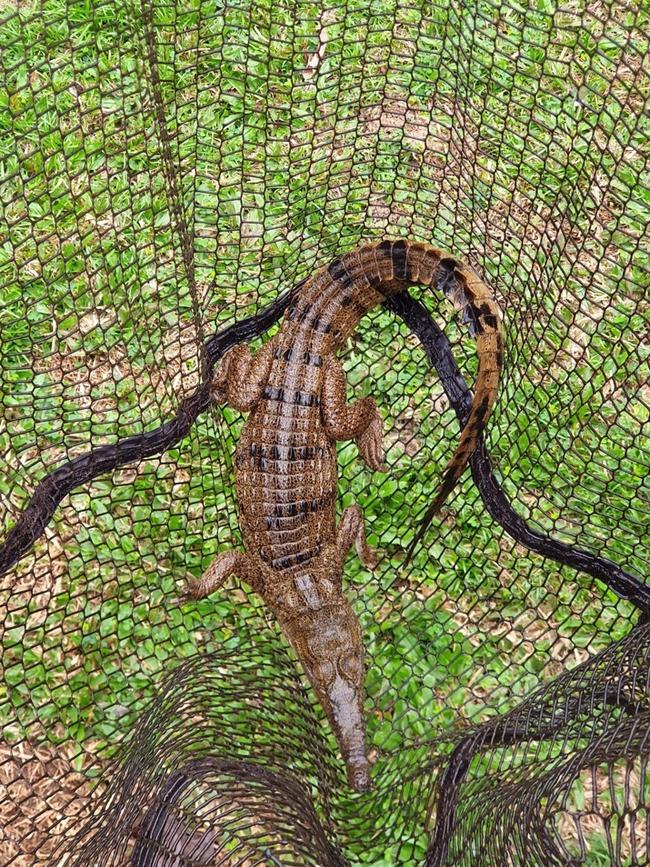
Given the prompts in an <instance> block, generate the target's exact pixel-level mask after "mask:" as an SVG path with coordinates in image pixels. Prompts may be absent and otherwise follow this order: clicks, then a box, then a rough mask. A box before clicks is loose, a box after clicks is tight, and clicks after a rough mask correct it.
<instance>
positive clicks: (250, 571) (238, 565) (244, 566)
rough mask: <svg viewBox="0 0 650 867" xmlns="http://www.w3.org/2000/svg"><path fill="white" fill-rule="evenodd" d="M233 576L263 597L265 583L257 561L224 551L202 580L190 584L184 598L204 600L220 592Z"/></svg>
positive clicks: (238, 552)
mask: <svg viewBox="0 0 650 867" xmlns="http://www.w3.org/2000/svg"><path fill="white" fill-rule="evenodd" d="M231 575H236V576H237V577H238V578H241V579H242V580H243V581H245V582H246V583H247V584H248V585H249V586H250V587H251V588H252V589H253V590H254V591H255V592H256V593H257V594H259V595H261V593H262V588H263V584H264V582H263V579H262V573H261V572H260V570H259V568H258V566H257V564H256V563H255V561H254V560H253V559H252V558H251V557H249V556H248V554H244V553H242V552H241V551H223V553H221V554H217V556H216V558H215V559H214V560H213V561H212V563H211V564H210V565H209V566H208V568H207V569H206V570H205V572H204V573H203V575H202V576H201V578H198V579H194V580H192V581H189V582H188V584H187V588H186V590H185V591H184V593H183V594H182V598H184V599H203V598H204V597H205V596H209V595H210V593H213V592H214V591H215V590H218V589H219V588H220V587H221V586H222V585H223V584H224V582H225V581H226V579H228V578H230V576H231Z"/></svg>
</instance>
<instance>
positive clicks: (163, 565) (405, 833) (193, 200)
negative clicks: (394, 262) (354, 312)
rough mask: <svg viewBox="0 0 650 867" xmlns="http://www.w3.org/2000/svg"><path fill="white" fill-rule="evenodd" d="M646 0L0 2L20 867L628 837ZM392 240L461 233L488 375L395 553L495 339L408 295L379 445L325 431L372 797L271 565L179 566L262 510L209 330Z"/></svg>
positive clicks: (639, 462)
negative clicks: (463, 445) (198, 580)
mask: <svg viewBox="0 0 650 867" xmlns="http://www.w3.org/2000/svg"><path fill="white" fill-rule="evenodd" d="M649 25H650V22H649V21H648V12H647V9H646V8H645V7H644V5H643V4H642V3H637V2H630V3H623V2H610V0H602V2H595V3H594V2H589V3H587V2H583V0H558V2H535V3H533V2H530V3H524V4H520V3H516V2H514V0H507V2H505V3H497V2H494V0H480V2H479V0H477V2H470V3H466V2H462V3H461V2H457V0H452V2H449V3H438V2H434V3H421V2H415V0H405V2H399V3H397V2H395V0H372V2H370V3H367V2H361V0H347V2H344V0H341V2H336V3H330V2H328V3H325V4H322V3H315V2H312V0H304V2H300V0H291V2H289V0H227V2H216V0H166V2H162V0H145V2H142V3H141V4H140V3H137V2H130V0H110V2H109V0H96V2H92V3H89V2H86V0H4V2H2V3H0V201H1V202H2V207H1V208H0V398H1V400H0V461H1V466H2V472H1V473H0V575H1V577H0V640H1V642H2V689H1V690H0V730H1V732H2V735H1V740H0V828H1V829H2V830H0V864H3V865H4V864H6V865H10V864H11V865H14V864H15V865H18V867H23V865H41V864H43V865H45V864H51V863H57V861H58V862H59V863H61V864H64V863H65V864H71V863H78V864H82V863H84V864H93V865H94V864H104V863H106V864H118V863H119V864H128V863H129V862H130V860H131V863H133V864H137V865H140V867H142V865H144V864H158V865H160V867H162V865H170V867H171V865H172V864H176V865H179V867H180V865H181V864H183V865H184V864H202V863H205V864H212V863H214V864H228V863H233V864H235V863H238V864H254V863H268V864H277V863H280V864H283V865H285V864H303V863H305V864H311V863H314V864H316V863H318V864H330V863H331V864H338V863H345V862H348V863H369V864H375V865H383V864H386V865H389V864H390V865H392V864H404V865H407V864H408V865H411V864H423V863H425V861H426V860H427V859H428V861H429V863H430V864H436V863H439V864H447V863H449V864H451V863H459V864H463V863H468V864H469V863H485V864H489V865H490V867H493V865H496V864H499V863H503V864H520V863H521V864H524V863H531V864H538V863H547V862H546V861H544V858H546V859H555V860H554V861H551V860H548V863H567V864H571V863H594V864H597V863H646V861H644V860H643V859H644V858H646V857H647V856H646V855H645V854H644V853H645V848H644V845H645V844H644V842H643V839H642V836H643V833H646V832H645V831H643V832H642V831H639V830H638V829H639V828H641V826H642V822H641V819H642V814H643V812H644V807H645V804H646V800H647V793H646V794H645V796H644V789H643V787H644V785H645V762H646V760H647V747H646V746H645V741H644V737H645V736H644V735H643V724H642V723H643V714H644V712H645V711H644V702H645V691H644V690H646V691H647V659H646V657H647V654H646V651H645V650H644V647H645V645H644V641H645V640H646V639H645V635H646V632H645V631H643V630H644V628H645V627H639V628H638V629H639V631H637V632H633V633H632V632H631V631H632V630H633V627H634V625H635V624H636V623H637V621H638V617H639V612H640V613H641V616H642V617H646V616H647V614H648V612H650V588H648V587H647V586H646V583H645V582H646V580H647V563H648V542H649V536H648V513H649V512H650V508H649V500H650V496H649V489H648V481H647V478H648V476H647V470H648V419H649V417H650V391H649V389H648V354H649V349H648V342H649V341H648V336H649V334H650V331H649V329H648V315H649V311H648V299H647V287H648V278H647V274H648V255H647V250H648V249H649V248H650V243H649V240H650V239H649V238H648V234H649V233H648V213H649V205H648V196H649V188H650V183H649V181H648V169H649V165H650V157H649V154H648V141H649V137H648V116H649V114H648V110H647V109H648V93H649V91H650V68H649V66H648V57H650V51H649V49H650V45H649V44H648V43H649V37H648V33H649V32H650V26H649ZM381 238H406V239H409V240H415V241H418V240H419V241H422V242H425V243H427V244H433V245H435V246H438V247H441V248H444V249H448V250H450V251H452V252H453V254H454V255H457V256H458V257H459V258H461V259H462V260H464V261H466V262H469V263H470V264H471V265H472V267H473V268H474V269H475V270H476V271H477V272H478V273H479V274H480V275H481V277H482V278H483V279H484V280H485V282H486V284H488V285H489V286H490V287H491V288H492V290H493V291H494V293H495V296H496V297H497V299H498V301H499V304H500V307H501V309H502V312H503V318H504V335H505V339H506V369H505V371H504V376H503V381H502V385H501V388H500V393H499V398H498V403H497V405H496V407H495V410H494V412H493V415H492V417H491V420H490V424H489V428H488V431H487V433H486V436H485V438H484V440H482V441H481V443H480V445H479V448H478V449H477V452H476V453H475V455H474V456H473V458H472V464H471V472H470V471H468V472H467V473H465V475H464V476H463V479H462V482H461V484H459V485H458V486H457V488H456V490H455V492H454V494H453V496H452V497H451V498H450V500H449V501H448V503H447V504H446V507H445V509H444V510H443V512H442V513H441V514H440V515H439V516H438V517H437V518H436V519H435V520H434V521H433V522H432V524H431V526H430V527H429V529H428V531H427V533H426V536H425V538H424V539H423V541H422V543H421V544H419V545H418V546H417V548H416V550H415V552H414V555H413V557H412V559H411V561H410V562H409V563H408V565H405V556H404V553H405V550H406V549H407V548H408V546H409V544H410V542H411V541H412V539H413V538H414V535H415V533H416V532H417V528H418V526H419V521H420V519H421V517H422V515H423V514H424V513H425V511H426V508H427V504H428V503H429V502H430V500H431V498H432V496H433V493H434V492H435V490H436V488H437V485H438V482H439V479H440V473H441V471H442V469H443V468H444V466H445V465H446V462H447V460H448V459H449V457H450V456H451V455H452V454H453V450H454V447H455V444H456V442H457V439H458V434H459V430H460V425H461V424H462V421H463V419H464V418H465V416H466V413H467V408H468V401H471V392H470V384H471V383H472V382H473V381H474V378H475V372H476V357H475V347H474V343H473V340H472V339H471V337H470V336H469V335H468V333H467V330H466V329H465V327H464V326H463V323H462V322H461V321H459V320H458V319H457V318H456V316H455V315H454V314H453V312H452V310H451V308H450V307H449V306H448V305H447V304H446V302H445V301H444V299H442V298H441V297H437V295H434V293H428V294H426V293H420V294H419V295H418V296H417V298H410V297H403V298H400V299H395V300H394V302H393V303H391V304H390V305H389V306H387V307H386V308H381V309H379V310H378V311H376V312H375V313H373V314H371V315H370V316H368V317H367V319H365V320H364V321H363V322H362V324H361V326H360V327H359V329H358V330H357V332H356V334H355V335H354V337H353V339H352V340H351V341H350V342H349V345H348V346H347V348H346V350H345V352H344V354H343V356H342V362H343V365H344V368H345V370H346V374H347V377H348V382H349V395H350V397H351V398H352V397H359V396H362V395H368V394H372V395H374V396H375V398H376V399H377V401H378V404H379V406H380V411H381V413H382V415H383V417H384V419H385V430H386V436H385V444H386V447H387V463H388V471H387V472H386V473H379V472H377V473H371V472H370V471H369V470H368V469H367V468H365V467H364V466H363V465H362V464H361V463H360V462H359V460H358V457H357V450H356V447H355V446H354V444H352V443H341V444H339V447H338V458H339V475H340V480H339V504H338V505H339V510H341V509H342V508H344V507H347V506H348V505H350V504H352V503H353V502H357V503H359V504H360V505H361V507H362V509H363V511H364V514H365V516H366V523H367V528H368V532H369V541H370V543H371V544H372V545H373V546H374V547H376V548H378V549H379V550H380V551H381V552H382V561H381V564H380V566H379V568H378V570H377V571H376V572H375V573H374V574H372V575H371V574H370V573H369V572H367V571H366V570H365V569H364V568H363V567H362V566H361V564H360V563H359V562H358V560H357V559H356V558H354V557H350V558H349V559H348V561H347V564H346V569H345V575H344V586H345V587H346V589H347V593H348V597H349V599H350V601H351V603H352V604H353V607H354V609H355V611H356V613H357V615H358V616H359V619H360V621H361V625H362V629H363V637H364V646H365V652H366V667H367V675H366V684H365V688H366V704H365V711H366V723H367V737H368V743H369V745H370V756H371V759H372V762H373V768H372V779H373V789H372V791H371V792H370V793H368V794H365V795H363V796H361V795H355V794H353V793H352V792H350V790H349V789H348V788H347V786H346V783H345V773H344V769H343V766H342V762H341V759H340V756H339V753H338V750H337V746H336V743H335V741H334V740H333V737H332V734H331V731H330V729H329V727H328V725H327V722H326V720H325V719H324V717H323V713H322V711H321V709H320V708H319V707H318V705H317V703H316V702H315V700H314V698H313V695H312V693H311V691H310V688H309V686H308V684H307V682H306V681H305V680H304V678H303V677H302V675H301V672H300V670H299V668H298V666H297V664H296V662H295V659H294V658H293V656H292V655H291V653H290V652H289V651H288V650H287V649H286V644H285V642H284V640H283V638H282V636H281V634H280V632H279V630H278V628H277V625H276V623H275V621H274V619H273V617H272V615H271V614H270V612H269V611H268V610H267V609H266V608H265V607H264V606H263V604H262V603H261V600H259V599H258V598H257V597H256V596H254V595H253V594H251V592H250V590H249V589H248V588H247V587H246V586H245V585H243V584H241V583H239V582H236V581H231V582H230V583H229V584H228V585H227V586H226V587H224V589H223V591H222V592H220V593H216V594H214V595H213V596H211V597H210V598H208V599H205V600H202V601H200V602H197V603H193V604H184V605H178V604H176V603H175V601H174V600H175V598H176V597H177V596H178V592H179V588H180V587H181V586H182V585H183V583H184V582H185V581H186V580H187V578H188V577H198V576H200V575H201V574H202V572H203V571H204V569H205V568H206V567H207V566H208V565H209V563H210V562H211V561H212V559H213V558H214V556H215V554H216V553H217V552H219V551H221V550H223V549H224V548H227V547H238V546H240V544H241V539H240V535H239V522H238V513H237V503H236V501H235V497H234V486H233V461H232V455H233V451H234V447H235V445H236V443H237V440H238V435H239V431H240V429H241V425H242V416H241V415H240V414H239V413H236V412H234V411H233V410H230V409H228V408H226V409H222V408H220V407H213V406H210V404H209V400H208V386H209V379H210V375H211V372H212V370H213V367H214V364H215V363H216V362H217V360H218V359H219V358H220V357H221V355H222V354H223V353H224V351H225V350H226V349H227V348H228V347H229V346H232V345H233V344H234V343H236V342H240V341H252V344H251V345H252V347H253V348H257V347H259V346H260V345H261V342H262V341H263V339H264V336H265V334H267V333H272V330H273V329H274V328H275V327H276V323H277V321H278V319H279V317H280V315H281V313H282V311H283V309H284V308H285V307H286V304H287V303H288V297H289V296H288V295H287V294H286V293H287V292H290V290H291V287H293V286H295V285H297V284H298V283H299V281H301V280H302V279H304V278H305V277H306V276H308V275H309V274H310V273H311V271H312V270H313V269H314V268H315V267H320V266H322V265H325V264H327V262H328V261H329V260H330V259H331V258H333V257H334V256H335V255H337V254H340V253H342V252H345V251H347V250H350V249H353V248H354V247H356V246H358V245H359V244H360V243H361V242H362V241H376V240H379V239H381ZM269 329H271V331H270V332H269ZM630 633H631V635H630ZM628 636H630V637H629V638H628ZM600 653H603V654H604V655H598V654H600ZM608 654H609V655H608ZM603 659H605V660H610V662H607V663H602V662H601V661H600V660H603ZM626 660H627V661H626ZM608 665H610V666H613V668H607V666H608ZM179 666H180V668H179ZM603 666H604V667H603ZM617 666H618V668H617ZM644 666H645V667H644ZM614 671H615V675H614V674H611V672H614ZM635 671H638V673H637V674H636V675H635V673H634V672H635ZM604 672H605V673H604ZM607 672H610V673H607ZM572 678H573V679H572ZM635 678H636V679H635ZM615 682H616V683H619V684H621V686H620V688H619V687H616V688H615V687H613V686H611V687H610V685H609V684H610V683H615ZM544 688H546V689H547V690H548V691H547V692H544V691H542V692H536V690H539V689H544ZM613 693H615V694H616V695H619V694H620V695H621V696H623V695H624V696H625V702H620V701H619V702H617V701H612V700H611V699H612V695H613ZM581 696H582V698H581ZM560 718H561V719H560ZM509 738H510V740H509ZM499 739H501V740H500V741H499ZM455 750H459V752H458V753H454V751H455ZM459 755H461V759H458V756H459ZM454 756H455V757H456V759H454ZM462 756H464V757H465V759H466V760H467V762H468V763H469V764H468V765H467V767H466V766H465V765H463V759H462ZM455 760H457V762H456V764H454V761H455ZM445 780H446V781H447V783H449V780H452V783H451V784H450V785H449V786H448V788H449V790H450V796H451V797H453V799H455V801H454V803H449V804H447V805H446V806H445V805H444V804H443V805H442V807H441V806H440V803H438V801H437V794H438V793H439V787H440V785H441V781H442V782H444V781H445ZM633 783H634V785H633ZM635 786H636V789H635ZM605 791H606V792H607V793H608V794H607V798H608V799H609V800H607V799H606V798H605V795H604V794H603V793H604V792H605ZM634 792H637V794H636V795H635V794H634ZM604 798H605V801H603V799H604ZM635 798H636V800H635ZM644 798H645V799H644ZM595 800H598V802H599V804H600V803H605V802H606V803H607V804H608V806H607V808H606V809H604V810H603V811H601V812H602V815H603V816H604V817H605V818H604V820H603V822H600V820H598V821H596V819H593V821H592V819H591V818H590V817H593V816H596V814H598V815H600V813H599V810H598V809H596V808H595V807H594V801H595ZM229 811H230V812H229ZM522 816H526V817H528V819H527V821H526V822H523V821H519V818H518V817H522ZM598 822H600V824H598ZM102 828H104V829H107V828H110V829H111V831H112V832H114V836H113V837H112V838H111V840H112V841H113V842H112V845H111V847H110V848H109V850H108V851H106V849H105V850H104V852H103V853H100V849H99V848H98V847H100V846H101V845H102V844H101V839H100V838H101V836H102V835H101V833H98V832H97V829H102ZM437 829H442V830H437ZM80 834H81V836H80ZM440 834H442V835H443V836H442V837H441V836H439V835H440ZM626 835H627V836H626ZM104 836H106V834H104ZM237 846H239V847H243V848H241V849H240V850H239V851H237V850H236V847H237ZM93 847H94V848H93ZM634 847H636V849H635V848H634ZM98 853H100V854H98ZM232 853H235V854H232ZM612 853H614V854H612ZM479 857H480V858H483V861H482V862H481V861H480V860H479ZM156 858H158V860H156ZM581 858H582V861H581V860H580V859H581ZM634 858H636V861H634ZM84 859H85V860H84ZM102 859H103V860H102ZM165 859H166V860H165ZM210 859H211V860H210ZM237 859H239V860H237ZM436 859H437V860H436ZM454 859H455V860H454ZM562 859H564V860H562ZM589 859H591V860H589ZM598 859H600V860H598ZM608 859H609V860H608ZM616 859H618V861H617V860H616ZM626 859H627V860H626ZM630 859H632V860H630Z"/></svg>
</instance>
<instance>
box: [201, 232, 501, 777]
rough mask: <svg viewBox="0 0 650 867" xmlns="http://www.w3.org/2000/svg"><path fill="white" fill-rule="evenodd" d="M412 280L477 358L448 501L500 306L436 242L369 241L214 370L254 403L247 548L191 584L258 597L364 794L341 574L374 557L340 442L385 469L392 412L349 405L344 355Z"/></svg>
mask: <svg viewBox="0 0 650 867" xmlns="http://www.w3.org/2000/svg"><path fill="white" fill-rule="evenodd" d="M413 284H420V285H425V286H434V287H437V288H440V289H442V290H443V291H444V292H445V293H446V294H447V295H448V296H449V297H450V298H451V300H452V301H453V302H454V303H455V304H456V305H457V306H458V307H460V308H461V309H462V310H463V312H464V314H465V319H466V321H468V322H469V323H470V326H471V329H472V331H473V333H475V335H476V340H477V349H478V355H479V373H478V378H477V382H476V389H475V398H474V403H473V406H472V411H471V413H470V416H469V419H468V421H467V424H466V426H465V428H464V430H463V432H462V434H461V437H460V442H459V445H458V448H457V450H456V453H455V455H454V457H453V458H452V460H451V462H450V463H449V466H448V467H447V469H446V471H445V474H444V478H443V483H442V486H441V489H440V493H439V494H438V496H437V497H436V500H435V501H434V504H433V506H434V507H435V508H438V507H439V505H440V504H441V503H442V501H443V500H444V498H445V497H446V496H447V494H448V493H449V491H450V490H451V489H452V488H453V486H454V484H455V482H456V480H457V479H458V477H459V476H460V474H461V473H462V471H463V469H464V468H465V466H466V464H467V461H468V460H469V457H470V455H471V454H472V451H473V450H474V447H475V445H476V441H477V438H478V435H479V433H480V431H481V430H482V429H483V427H484V425H485V422H486V420H487V418H488V415H489V412H490V409H491V407H492V405H493V403H494V399H495V396H496V391H497V385H498V380H499V370H500V367H501V356H502V348H501V336H500V331H499V327H500V326H499V311H498V308H497V306H496V303H495V302H494V300H493V298H492V297H491V295H490V293H489V292H488V289H487V287H486V286H485V285H484V284H483V283H482V282H481V281H480V280H479V279H478V277H477V276H476V275H475V274H473V272H471V271H470V270H469V269H468V268H466V267H465V266H464V265H461V264H459V263H458V262H456V261H455V260H453V259H452V258H451V257H450V256H448V255H447V254H445V253H442V252H440V251H439V250H435V249H433V248H430V247H427V246H425V245H423V244H410V243H407V242H405V241H394V242H390V241H384V242H382V243H381V244H378V245H372V246H364V247H361V248H360V249H358V250H356V251H353V252H351V253H347V254H345V255H344V256H341V257H340V258H336V259H334V261H333V262H331V263H330V265H329V266H328V267H327V268H323V269H321V270H319V271H317V272H316V273H315V274H314V275H313V276H312V277H311V278H309V279H308V280H307V281H306V282H305V284H304V285H303V287H302V289H301V291H300V293H299V295H298V296H297V298H296V300H295V301H294V303H293V304H292V306H290V307H289V308H288V310H287V312H286V314H285V317H284V320H283V322H282V325H281V327H280V329H279V331H278V332H277V334H276V335H275V337H273V339H272V340H270V341H269V342H268V343H266V344H265V345H264V346H263V347H262V348H261V349H260V351H259V352H258V353H257V354H256V355H255V356H252V355H251V353H250V351H249V349H248V347H246V346H241V345H239V346H236V347H234V348H233V349H232V350H230V351H229V352H228V353H227V355H226V356H225V357H224V359H223V360H222V363H221V365H220V367H219V368H218V370H217V371H216V373H215V378H214V383H213V396H214V399H215V400H216V401H217V402H219V403H228V404H230V405H231V406H233V407H235V408H236V409H239V410H242V411H243V412H249V413H250V415H249V417H248V420H247V422H246V424H245V425H244V428H243V431H242V434H241V439H240V441H239V445H238V447H237V450H236V454H235V465H236V485H237V495H238V500H239V508H240V517H241V529H242V534H243V537H244V547H245V552H238V551H226V552H224V553H222V554H220V555H218V556H217V558H216V560H215V561H214V562H213V563H212V565H211V566H210V567H209V568H208V570H207V571H206V573H205V574H204V576H203V577H202V579H201V580H200V581H195V582H193V583H192V584H191V585H190V587H189V589H188V595H189V596H191V597H192V598H200V597H203V596H206V595H207V594H209V593H211V592H212V591H213V590H215V589H217V588H218V587H220V586H221V585H222V584H223V582H224V581H225V580H226V579H227V578H228V577H229V576H230V575H233V574H236V575H238V576H239V577H240V578H241V579H243V580H244V581H246V582H247V583H248V584H249V585H250V586H251V587H252V588H253V589H254V590H255V591H256V592H257V593H259V594H260V596H261V597H262V598H263V599H264V601H265V602H266V603H267V605H268V606H269V607H270V608H271V609H272V610H273V612H274V613H275V615H276V617H277V619H278V621H279V623H280V626H281V628H282V630H283V632H284V634H285V636H286V637H287V638H288V640H289V641H290V643H291V644H292V646H293V648H294V650H295V652H296V654H297V656H298V658H299V659H300V661H301V663H302V665H303V667H304V669H305V671H306V673H307V675H308V677H309V680H310V681H311V683H312V686H313V688H314V691H315V693H316V695H317V697H318V700H319V701H320V703H321V705H322V707H323V709H324V710H325V713H326V714H327V717H328V719H329V721H330V723H331V725H332V728H333V730H334V733H335V735H336V737H337V740H338V742H339V744H340V747H341V751H342V754H343V757H344V759H345V763H346V766H347V769H348V780H349V783H350V785H351V787H352V788H353V789H355V790H357V791H364V790H366V789H368V788H369V786H370V769H369V763H368V759H367V755H366V747H365V724H364V717H363V696H364V690H363V681H364V665H363V655H364V654H363V644H362V637H361V628H360V625H359V621H358V619H357V617H356V615H355V614H354V612H353V610H352V608H351V606H350V604H349V602H348V600H347V599H346V597H345V595H344V593H343V588H342V582H341V579H342V573H343V566H344V562H345V558H346V556H347V553H348V551H349V549H350V547H351V546H352V544H353V543H354V544H355V546H356V550H357V553H358V555H359V557H360V558H361V560H362V562H363V563H364V564H365V565H366V566H367V567H369V568H373V567H374V566H375V564H376V556H375V554H374V553H373V552H372V551H371V550H370V549H369V548H368V545H367V544H366V538H365V532H364V519H363V514H362V512H361V509H360V507H359V506H357V505H353V506H350V507H349V508H347V509H346V510H345V511H344V512H343V515H342V516H341V520H340V521H339V523H338V526H337V524H336V509H335V506H336V494H337V468H336V452H335V442H336V440H345V439H354V440H355V442H356V444H357V446H358V448H359V453H360V455H361V457H362V458H363V460H364V461H365V462H366V464H367V465H368V466H369V467H370V468H371V469H373V470H382V469H384V465H383V448H382V419H381V416H380V414H379V411H378V409H377V405H376V403H375V401H374V399H373V398H372V397H363V398H361V399H360V400H358V401H356V402H354V403H352V404H348V403H347V398H346V380H345V375H344V373H343V369H342V367H341V365H340V363H339V361H338V360H337V358H336V351H337V349H339V348H341V347H342V346H343V344H344V342H345V340H346V339H347V338H348V337H349V336H350V335H351V334H352V332H353V331H354V330H355V328H356V327H357V324H358V323H359V320H360V319H361V318H362V317H363V316H364V315H365V314H366V313H367V312H368V311H369V310H371V309H372V308H374V307H376V306H377V305H379V304H381V303H382V302H383V301H384V300H385V298H386V297H387V296H388V295H390V294H392V293H395V292H399V291H402V290H403V289H405V288H407V287H408V286H410V285H413ZM430 512H431V510H430ZM429 519H430V517H429Z"/></svg>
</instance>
